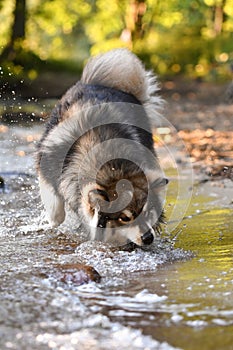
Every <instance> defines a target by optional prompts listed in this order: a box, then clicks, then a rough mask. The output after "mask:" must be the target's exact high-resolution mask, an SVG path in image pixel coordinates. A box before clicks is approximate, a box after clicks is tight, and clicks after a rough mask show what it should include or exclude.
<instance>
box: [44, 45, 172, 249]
mask: <svg viewBox="0 0 233 350" xmlns="http://www.w3.org/2000/svg"><path fill="white" fill-rule="evenodd" d="M157 90H158V86H157V84H156V80H155V78H154V77H153V75H152V74H151V73H148V72H146V71H145V69H144V67H143V65H142V63H141V62H140V61H139V60H138V58H137V57H136V56H135V55H133V54H132V53H131V52H129V51H128V50H126V49H116V50H112V51H110V52H108V53H106V54H103V55H99V56H97V57H94V58H92V59H90V61H89V62H88V63H87V65H86V66H85V68H84V71H83V75H82V77H81V80H80V81H78V82H77V83H76V84H75V85H74V86H73V87H71V88H70V89H69V90H68V91H67V93H66V94H65V95H64V96H63V97H62V99H61V101H60V102H59V103H58V105H57V106H56V107H55V109H54V110H53V111H52V114H51V118H50V120H49V122H48V123H47V125H46V129H45V132H44V135H43V136H42V138H41V141H40V142H39V144H38V156H37V170H38V175H39V182H40V190H41V197H42V201H43V203H44V206H45V209H46V211H47V214H48V219H49V221H50V223H51V224H52V225H53V226H57V225H59V224H61V223H62V222H63V221H64V219H65V211H66V210H67V209H66V208H67V207H68V208H71V209H72V210H73V211H75V212H76V213H77V214H78V215H79V218H80V220H81V221H82V223H83V224H84V226H86V227H88V228H89V231H90V234H91V238H93V239H101V240H106V241H112V236H114V241H117V242H118V243H119V244H122V243H125V242H126V241H127V240H130V241H133V242H134V243H136V244H138V245H143V244H150V243H151V241H152V240H153V239H152V238H151V234H150V233H151V232H153V229H152V226H153V227H154V228H155V229H156V230H157V229H158V227H159V223H160V221H162V218H163V210H162V203H161V200H160V198H159V193H158V192H159V189H160V188H161V187H163V186H164V185H165V184H166V181H165V180H164V179H163V178H162V177H161V170H160V167H159V163H158V161H157V158H156V154H155V151H154V147H153V139H152V130H151V125H152V121H151V120H152V119H153V118H156V117H157V116H158V115H159V112H158V111H159V109H160V107H161V100H160V98H159V97H158V96H155V95H154V94H155V93H156V92H157ZM155 184H156V185H155ZM152 211H153V212H154V214H153V215H154V216H155V217H156V218H153V220H152V221H153V225H152V224H150V223H149V221H151V219H150V220H149V219H148V217H149V215H151V212H152ZM142 214H143V215H142ZM140 215H141V216H143V219H140V220H139V221H137V219H138V217H139V216H140ZM147 221H148V222H147ZM129 224H130V225H129ZM97 227H98V228H99V232H97V230H96V229H97ZM119 227H120V228H121V230H120V229H118V228H119ZM119 230H120V231H121V233H120V234H118V231H119ZM120 231H119V232H120ZM116 232H117V234H115V233H116ZM148 232H149V234H148ZM144 233H147V236H144V238H145V237H146V238H145V239H144V243H143V240H142V235H143V234H144ZM149 236H150V238H149V239H148V237H149Z"/></svg>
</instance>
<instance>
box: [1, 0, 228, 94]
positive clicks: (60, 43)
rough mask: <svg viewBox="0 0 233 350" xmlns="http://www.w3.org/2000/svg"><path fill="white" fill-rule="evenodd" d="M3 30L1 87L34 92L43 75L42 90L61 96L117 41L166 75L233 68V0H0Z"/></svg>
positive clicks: (212, 74)
mask: <svg viewBox="0 0 233 350" xmlns="http://www.w3.org/2000/svg"><path fill="white" fill-rule="evenodd" d="M0 33H1V36H0V66H1V68H0V69H1V71H0V73H1V81H2V85H4V84H5V87H6V88H7V86H8V87H12V85H13V86H15V87H17V86H18V85H19V86H21V89H22V88H23V86H24V87H26V86H27V85H29V86H30V85H33V87H34V90H33V93H34V94H35V93H36V91H35V89H36V87H35V86H36V85H35V84H34V83H35V82H36V81H37V80H38V78H39V79H40V80H39V86H40V89H39V87H38V91H37V93H38V94H39V93H41V91H39V90H43V91H44V94H45V93H46V92H45V90H47V93H48V94H52V95H54V96H59V95H60V94H61V93H63V92H64V90H65V89H66V88H67V86H69V85H70V84H71V83H72V82H73V80H76V79H77V76H79V75H80V74H81V70H82V68H83V65H84V64H85V62H86V60H87V58H88V57H89V56H90V55H94V54H97V53H100V52H104V51H107V50H109V49H112V48H115V47H128V48H129V49H130V50H132V51H133V52H134V53H136V54H137V55H138V56H139V57H140V58H141V59H142V60H143V62H144V63H145V65H146V67H147V68H150V69H153V70H154V71H155V72H156V73H157V74H158V75H159V76H160V77H161V79H162V80H167V79H175V78H180V77H182V78H183V77H185V78H189V79H192V80H193V79H195V80H198V81H205V82H214V83H219V82H227V81H228V82H229V81H230V80H231V79H232V74H233V0H183V1H180V0H166V1H163V0H145V1H143V0H112V1H110V2H108V1H105V0H97V1H93V0H88V1H81V0H75V1H69V0H0ZM57 72H59V73H60V74H63V76H62V77H63V78H62V79H60V80H59V84H57V81H56V84H54V85H55V86H54V85H53V84H52V80H54V73H55V76H56V77H57V74H56V73H57ZM74 75H75V79H74ZM43 77H44V79H43ZM41 79H42V80H41ZM22 81H23V84H22ZM49 84H52V86H50V85H49ZM22 85H23V86H22ZM46 85H47V87H48V88H47V89H46ZM58 85H59V86H58ZM41 86H43V88H41ZM27 93H28V92H27Z"/></svg>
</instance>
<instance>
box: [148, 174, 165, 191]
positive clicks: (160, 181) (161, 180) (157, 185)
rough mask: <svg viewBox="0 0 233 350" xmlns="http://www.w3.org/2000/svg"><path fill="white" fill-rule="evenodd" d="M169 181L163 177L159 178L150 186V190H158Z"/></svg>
mask: <svg viewBox="0 0 233 350" xmlns="http://www.w3.org/2000/svg"><path fill="white" fill-rule="evenodd" d="M168 182H169V180H168V179H166V178H165V177H164V178H163V177H159V178H158V179H156V180H154V181H153V182H152V183H151V185H150V188H151V189H152V190H157V189H158V190H159V189H160V188H162V187H164V186H166V185H167V184H168Z"/></svg>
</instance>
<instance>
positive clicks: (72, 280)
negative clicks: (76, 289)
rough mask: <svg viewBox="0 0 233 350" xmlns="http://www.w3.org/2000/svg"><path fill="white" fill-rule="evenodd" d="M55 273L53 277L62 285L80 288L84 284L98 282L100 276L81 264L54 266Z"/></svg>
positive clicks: (90, 267)
mask: <svg viewBox="0 0 233 350" xmlns="http://www.w3.org/2000/svg"><path fill="white" fill-rule="evenodd" d="M56 268H57V271H56V273H55V275H56V276H55V277H56V279H57V280H59V281H60V282H63V283H67V284H72V285H75V286H80V285H82V284H85V283H89V282H91V281H93V282H100V280H101V276H100V274H99V273H98V272H97V271H96V270H95V269H94V268H93V267H92V266H89V265H84V264H81V263H74V264H63V265H57V266H56Z"/></svg>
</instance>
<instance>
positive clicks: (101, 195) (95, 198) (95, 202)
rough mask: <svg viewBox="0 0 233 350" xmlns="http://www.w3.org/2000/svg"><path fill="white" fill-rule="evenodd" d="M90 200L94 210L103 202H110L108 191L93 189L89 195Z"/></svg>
mask: <svg viewBox="0 0 233 350" xmlns="http://www.w3.org/2000/svg"><path fill="white" fill-rule="evenodd" d="M88 200H89V203H90V205H91V207H92V208H96V207H97V206H100V203H101V201H102V202H103V201H106V202H109V197H108V194H107V192H106V191H104V190H101V189H97V188H95V189H93V190H90V191H89V193H88Z"/></svg>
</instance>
